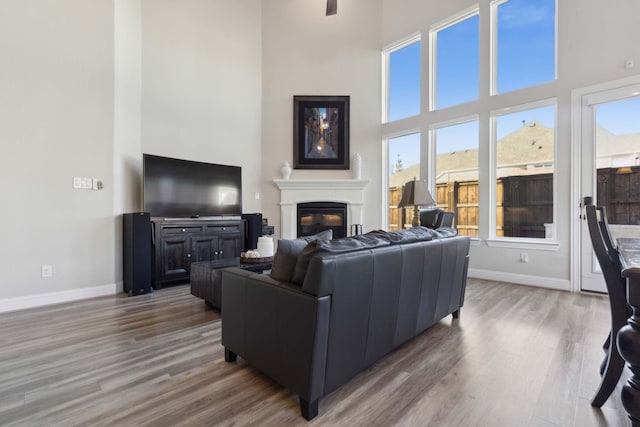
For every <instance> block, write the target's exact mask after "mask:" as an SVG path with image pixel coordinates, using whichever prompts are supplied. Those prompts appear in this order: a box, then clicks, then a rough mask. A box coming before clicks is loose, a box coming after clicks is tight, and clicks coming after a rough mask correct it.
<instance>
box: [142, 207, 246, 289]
mask: <svg viewBox="0 0 640 427" xmlns="http://www.w3.org/2000/svg"><path fill="white" fill-rule="evenodd" d="M151 223H152V252H153V255H152V262H153V266H152V270H153V287H154V288H155V289H159V288H161V287H162V286H164V285H167V284H173V283H179V282H188V281H189V278H190V273H191V263H193V262H199V261H210V260H218V259H225V258H237V257H239V256H240V252H242V251H243V250H244V224H243V221H242V220H225V219H216V220H206V219H185V220H182V219H181V220H163V219H162V218H153V219H152V221H151Z"/></svg>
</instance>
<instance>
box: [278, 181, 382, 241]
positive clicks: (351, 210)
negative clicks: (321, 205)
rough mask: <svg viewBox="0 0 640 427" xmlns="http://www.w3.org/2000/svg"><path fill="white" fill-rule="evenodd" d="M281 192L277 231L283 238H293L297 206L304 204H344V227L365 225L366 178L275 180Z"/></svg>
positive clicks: (295, 233) (295, 232)
mask: <svg viewBox="0 0 640 427" xmlns="http://www.w3.org/2000/svg"><path fill="white" fill-rule="evenodd" d="M273 182H274V183H275V184H276V186H277V187H278V188H279V189H280V226H281V228H280V230H281V236H282V238H284V239H295V238H296V237H297V236H298V229H297V205H298V203H306V202H340V203H346V205H347V224H348V225H349V224H362V223H363V222H364V188H365V187H366V186H367V184H368V183H369V181H368V180H366V179H274V180H273Z"/></svg>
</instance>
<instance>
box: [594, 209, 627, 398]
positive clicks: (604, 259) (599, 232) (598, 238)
mask: <svg viewBox="0 0 640 427" xmlns="http://www.w3.org/2000/svg"><path fill="white" fill-rule="evenodd" d="M585 210H586V217H587V225H588V227H589V237H590V238H591V245H592V246H593V251H594V252H595V254H596V258H597V259H598V264H600V269H601V270H602V274H603V276H604V280H605V283H606V285H607V292H608V293H609V308H610V309H611V329H610V331H609V335H608V337H607V339H606V340H605V343H604V345H603V348H604V350H605V358H604V360H603V361H602V365H601V366H600V374H601V375H602V381H601V383H600V387H598V390H597V391H596V394H595V395H594V397H593V400H592V401H591V405H592V406H596V407H601V406H602V405H603V404H604V402H605V401H606V400H607V399H608V398H609V396H610V395H611V393H612V392H613V390H614V389H615V387H616V385H617V383H618V380H619V379H620V375H621V373H622V369H623V368H624V360H623V359H622V357H621V356H620V353H619V352H618V346H617V342H616V335H617V333H618V331H619V330H620V328H622V327H623V326H624V325H626V323H627V318H628V317H629V307H628V305H627V299H626V279H624V278H623V277H622V274H621V273H622V266H621V263H620V257H619V255H618V248H617V247H616V245H615V243H614V241H613V238H612V237H611V231H610V230H609V224H608V222H607V213H606V210H605V208H604V207H603V206H594V205H593V204H588V205H586V206H585Z"/></svg>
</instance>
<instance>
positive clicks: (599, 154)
mask: <svg viewBox="0 0 640 427" xmlns="http://www.w3.org/2000/svg"><path fill="white" fill-rule="evenodd" d="M581 114H582V118H581V121H582V132H581V134H582V140H581V167H580V169H581V177H580V187H581V194H582V197H585V196H590V197H593V203H594V204H595V205H598V206H605V208H606V210H607V219H608V221H609V227H610V229H611V234H612V235H613V238H614V240H615V239H616V238H618V237H622V236H625V237H640V85H639V84H636V85H627V86H623V87H618V88H615V89H609V90H604V91H600V92H595V93H590V94H587V95H585V96H583V97H582V112H581ZM582 217H583V220H582V221H581V222H582V225H581V227H580V230H581V239H580V240H581V242H580V248H581V260H580V263H581V285H580V287H581V289H582V290H585V291H594V292H606V291H607V289H606V286H605V282H604V278H603V276H602V273H601V271H600V267H599V266H598V263H597V261H596V258H595V255H594V253H593V250H592V246H591V240H590V238H589V230H588V228H587V223H586V220H584V210H583V213H582Z"/></svg>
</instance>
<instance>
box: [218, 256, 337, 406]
mask: <svg viewBox="0 0 640 427" xmlns="http://www.w3.org/2000/svg"><path fill="white" fill-rule="evenodd" d="M330 303H331V298H330V297H329V296H325V297H316V296H313V295H310V294H307V293H305V292H303V291H302V290H301V289H300V288H299V287H297V286H295V285H291V284H285V283H282V282H278V281H276V280H273V279H271V278H270V277H269V276H266V275H261V274H256V273H251V272H247V271H245V270H242V269H239V268H229V269H225V270H224V271H223V273H222V345H224V346H225V349H226V350H229V351H231V352H233V353H235V354H237V355H239V356H240V357H242V358H243V359H245V360H246V361H247V362H249V363H250V364H251V365H253V366H255V367H256V368H258V369H259V370H261V371H262V372H264V373H265V374H267V375H268V376H270V377H271V378H273V379H275V380H276V381H278V382H279V383H280V384H282V385H284V386H286V387H287V388H288V389H290V390H291V391H293V392H294V393H296V394H298V395H299V396H300V397H301V398H302V399H304V400H306V401H308V402H313V401H316V400H317V399H318V398H320V397H321V396H322V395H323V394H324V393H323V391H324V376H325V365H326V355H327V339H328V331H329V309H330Z"/></svg>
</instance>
